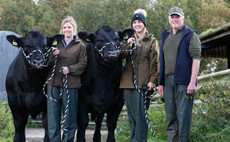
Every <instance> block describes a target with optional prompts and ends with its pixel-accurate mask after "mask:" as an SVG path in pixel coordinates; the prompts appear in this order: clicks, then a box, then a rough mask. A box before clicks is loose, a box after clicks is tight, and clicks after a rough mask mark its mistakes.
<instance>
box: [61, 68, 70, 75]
mask: <svg viewBox="0 0 230 142" xmlns="http://www.w3.org/2000/svg"><path fill="white" fill-rule="evenodd" d="M61 69H62V73H63V74H64V75H67V74H68V73H69V68H68V67H62V68H61Z"/></svg>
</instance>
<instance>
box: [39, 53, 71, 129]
mask: <svg viewBox="0 0 230 142" xmlns="http://www.w3.org/2000/svg"><path fill="white" fill-rule="evenodd" d="M57 61H58V56H57V55H56V56H55V61H54V66H53V69H52V74H51V76H50V77H49V78H48V79H47V80H46V82H45V83H44V85H43V88H42V90H43V94H44V95H45V96H46V98H48V99H50V100H51V101H55V102H57V101H59V100H58V99H56V98H54V97H53V96H48V95H47V94H46V92H45V87H46V85H47V83H48V82H49V81H50V80H51V79H52V78H53V76H54V74H55V71H56V66H57ZM59 72H60V73H61V76H62V69H61V70H60V71H59ZM67 77H68V76H67V75H65V77H64V78H62V83H63V85H62V91H61V93H60V94H59V99H60V98H61V97H62V95H63V94H64V89H66V94H67V100H66V107H65V111H64V116H63V121H62V122H61V123H62V125H61V128H62V129H63V130H64V131H68V129H64V128H63V127H64V122H65V120H66V117H67V113H68V111H69V101H70V95H69V92H68V89H67V83H68V78H67Z"/></svg>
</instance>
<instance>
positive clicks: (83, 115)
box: [77, 98, 89, 142]
mask: <svg viewBox="0 0 230 142" xmlns="http://www.w3.org/2000/svg"><path fill="white" fill-rule="evenodd" d="M78 102H79V103H78V106H79V107H78V114H77V142H85V141H86V139H85V131H86V128H87V126H88V123H89V116H88V112H87V105H86V104H85V103H83V101H82V100H81V99H80V98H79V101H78Z"/></svg>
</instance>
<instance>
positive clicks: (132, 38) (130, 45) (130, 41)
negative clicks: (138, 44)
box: [127, 37, 135, 47]
mask: <svg viewBox="0 0 230 142" xmlns="http://www.w3.org/2000/svg"><path fill="white" fill-rule="evenodd" d="M134 40H135V38H134V37H131V38H129V39H128V41H127V42H128V43H129V47H132V45H133V41H134Z"/></svg>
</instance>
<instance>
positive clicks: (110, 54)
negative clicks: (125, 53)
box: [108, 51, 117, 56]
mask: <svg viewBox="0 0 230 142" xmlns="http://www.w3.org/2000/svg"><path fill="white" fill-rule="evenodd" d="M108 53H109V56H117V51H109V52H108Z"/></svg>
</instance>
